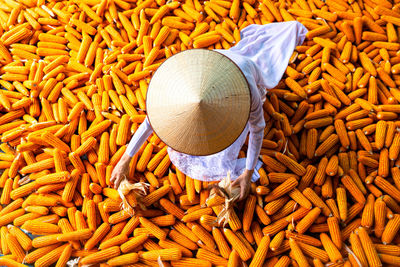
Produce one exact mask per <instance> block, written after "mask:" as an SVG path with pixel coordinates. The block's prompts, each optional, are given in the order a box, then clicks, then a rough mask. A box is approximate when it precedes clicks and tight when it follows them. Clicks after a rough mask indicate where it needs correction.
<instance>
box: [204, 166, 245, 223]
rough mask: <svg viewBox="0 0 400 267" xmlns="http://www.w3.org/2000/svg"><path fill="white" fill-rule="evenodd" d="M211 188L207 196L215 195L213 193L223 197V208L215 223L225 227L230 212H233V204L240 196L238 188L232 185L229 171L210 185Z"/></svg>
mask: <svg viewBox="0 0 400 267" xmlns="http://www.w3.org/2000/svg"><path fill="white" fill-rule="evenodd" d="M211 188H212V190H211V192H210V196H209V198H213V197H215V194H219V195H222V196H224V197H225V203H224V204H223V208H222V210H221V212H220V213H219V214H218V216H217V223H218V224H219V225H223V226H224V227H225V225H226V224H227V223H228V222H229V220H230V217H231V214H232V213H233V212H234V210H233V205H234V203H235V202H236V201H237V200H238V199H239V197H240V188H239V187H234V186H232V181H231V174H230V172H228V173H227V175H226V177H225V178H224V179H222V180H221V181H220V182H219V183H218V184H216V185H212V186H211Z"/></svg>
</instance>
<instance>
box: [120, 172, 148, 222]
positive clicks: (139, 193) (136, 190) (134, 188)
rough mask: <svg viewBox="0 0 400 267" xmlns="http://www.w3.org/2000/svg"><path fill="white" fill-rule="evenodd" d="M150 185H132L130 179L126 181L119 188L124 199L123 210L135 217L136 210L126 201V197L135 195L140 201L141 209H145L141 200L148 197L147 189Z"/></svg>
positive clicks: (141, 183)
mask: <svg viewBox="0 0 400 267" xmlns="http://www.w3.org/2000/svg"><path fill="white" fill-rule="evenodd" d="M148 187H149V184H147V183H143V182H140V183H130V182H129V181H128V179H126V178H125V179H124V180H122V181H121V183H120V184H119V186H118V193H119V196H120V197H121V199H122V202H121V210H125V211H126V212H128V213H129V214H130V215H131V216H133V215H135V208H136V207H132V206H131V205H130V204H129V202H128V201H127V199H126V195H128V194H133V195H134V196H135V198H136V199H137V201H138V205H139V206H140V208H141V209H145V207H144V206H143V205H141V203H140V199H141V198H143V197H144V196H146V195H147V189H148Z"/></svg>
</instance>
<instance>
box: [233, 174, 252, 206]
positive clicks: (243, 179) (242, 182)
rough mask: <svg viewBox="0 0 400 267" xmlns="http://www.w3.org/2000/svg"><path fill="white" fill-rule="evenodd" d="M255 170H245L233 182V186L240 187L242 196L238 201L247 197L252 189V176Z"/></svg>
mask: <svg viewBox="0 0 400 267" xmlns="http://www.w3.org/2000/svg"><path fill="white" fill-rule="evenodd" d="M253 172H254V170H245V171H244V172H243V173H242V174H241V175H240V176H239V177H238V178H236V180H235V181H234V182H233V183H232V186H239V187H240V196H239V199H238V201H241V200H243V199H245V198H246V197H247V195H248V194H249V191H250V184H251V177H252V176H253Z"/></svg>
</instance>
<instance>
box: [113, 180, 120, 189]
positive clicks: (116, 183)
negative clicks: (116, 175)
mask: <svg viewBox="0 0 400 267" xmlns="http://www.w3.org/2000/svg"><path fill="white" fill-rule="evenodd" d="M120 181H121V180H120V179H117V180H115V183H114V189H118V186H119V184H120V183H121V182H120Z"/></svg>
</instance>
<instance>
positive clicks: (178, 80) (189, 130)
mask: <svg viewBox="0 0 400 267" xmlns="http://www.w3.org/2000/svg"><path fill="white" fill-rule="evenodd" d="M250 98H251V96H250V89H249V85H248V83H247V80H246V78H245V77H244V75H243V73H242V71H241V70H240V69H239V67H238V66H237V65H236V64H235V63H233V61H232V60H231V59H229V58H228V57H226V56H224V55H222V54H220V53H218V52H216V51H212V50H205V49H190V50H185V51H183V52H180V53H178V54H175V55H174V56H172V57H170V58H168V59H167V60H166V61H165V62H164V63H163V64H161V65H160V67H159V68H158V69H157V71H156V72H155V73H154V75H153V77H152V79H151V81H150V84H149V87H148V91H147V96H146V109H147V116H148V119H149V122H150V125H151V126H152V128H153V130H154V131H155V133H156V134H157V136H158V137H159V138H160V139H161V140H162V141H163V142H164V143H165V144H167V145H168V146H169V147H171V148H172V149H174V150H176V151H178V152H181V153H185V154H190V155H196V156H204V155H210V154H214V153H217V152H220V151H222V150H224V149H225V148H227V147H228V146H229V145H231V144H232V143H233V142H234V141H235V140H236V139H237V138H238V137H239V135H240V134H241V133H242V132H243V130H244V128H245V126H246V124H247V121H248V119H249V114H250Z"/></svg>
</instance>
